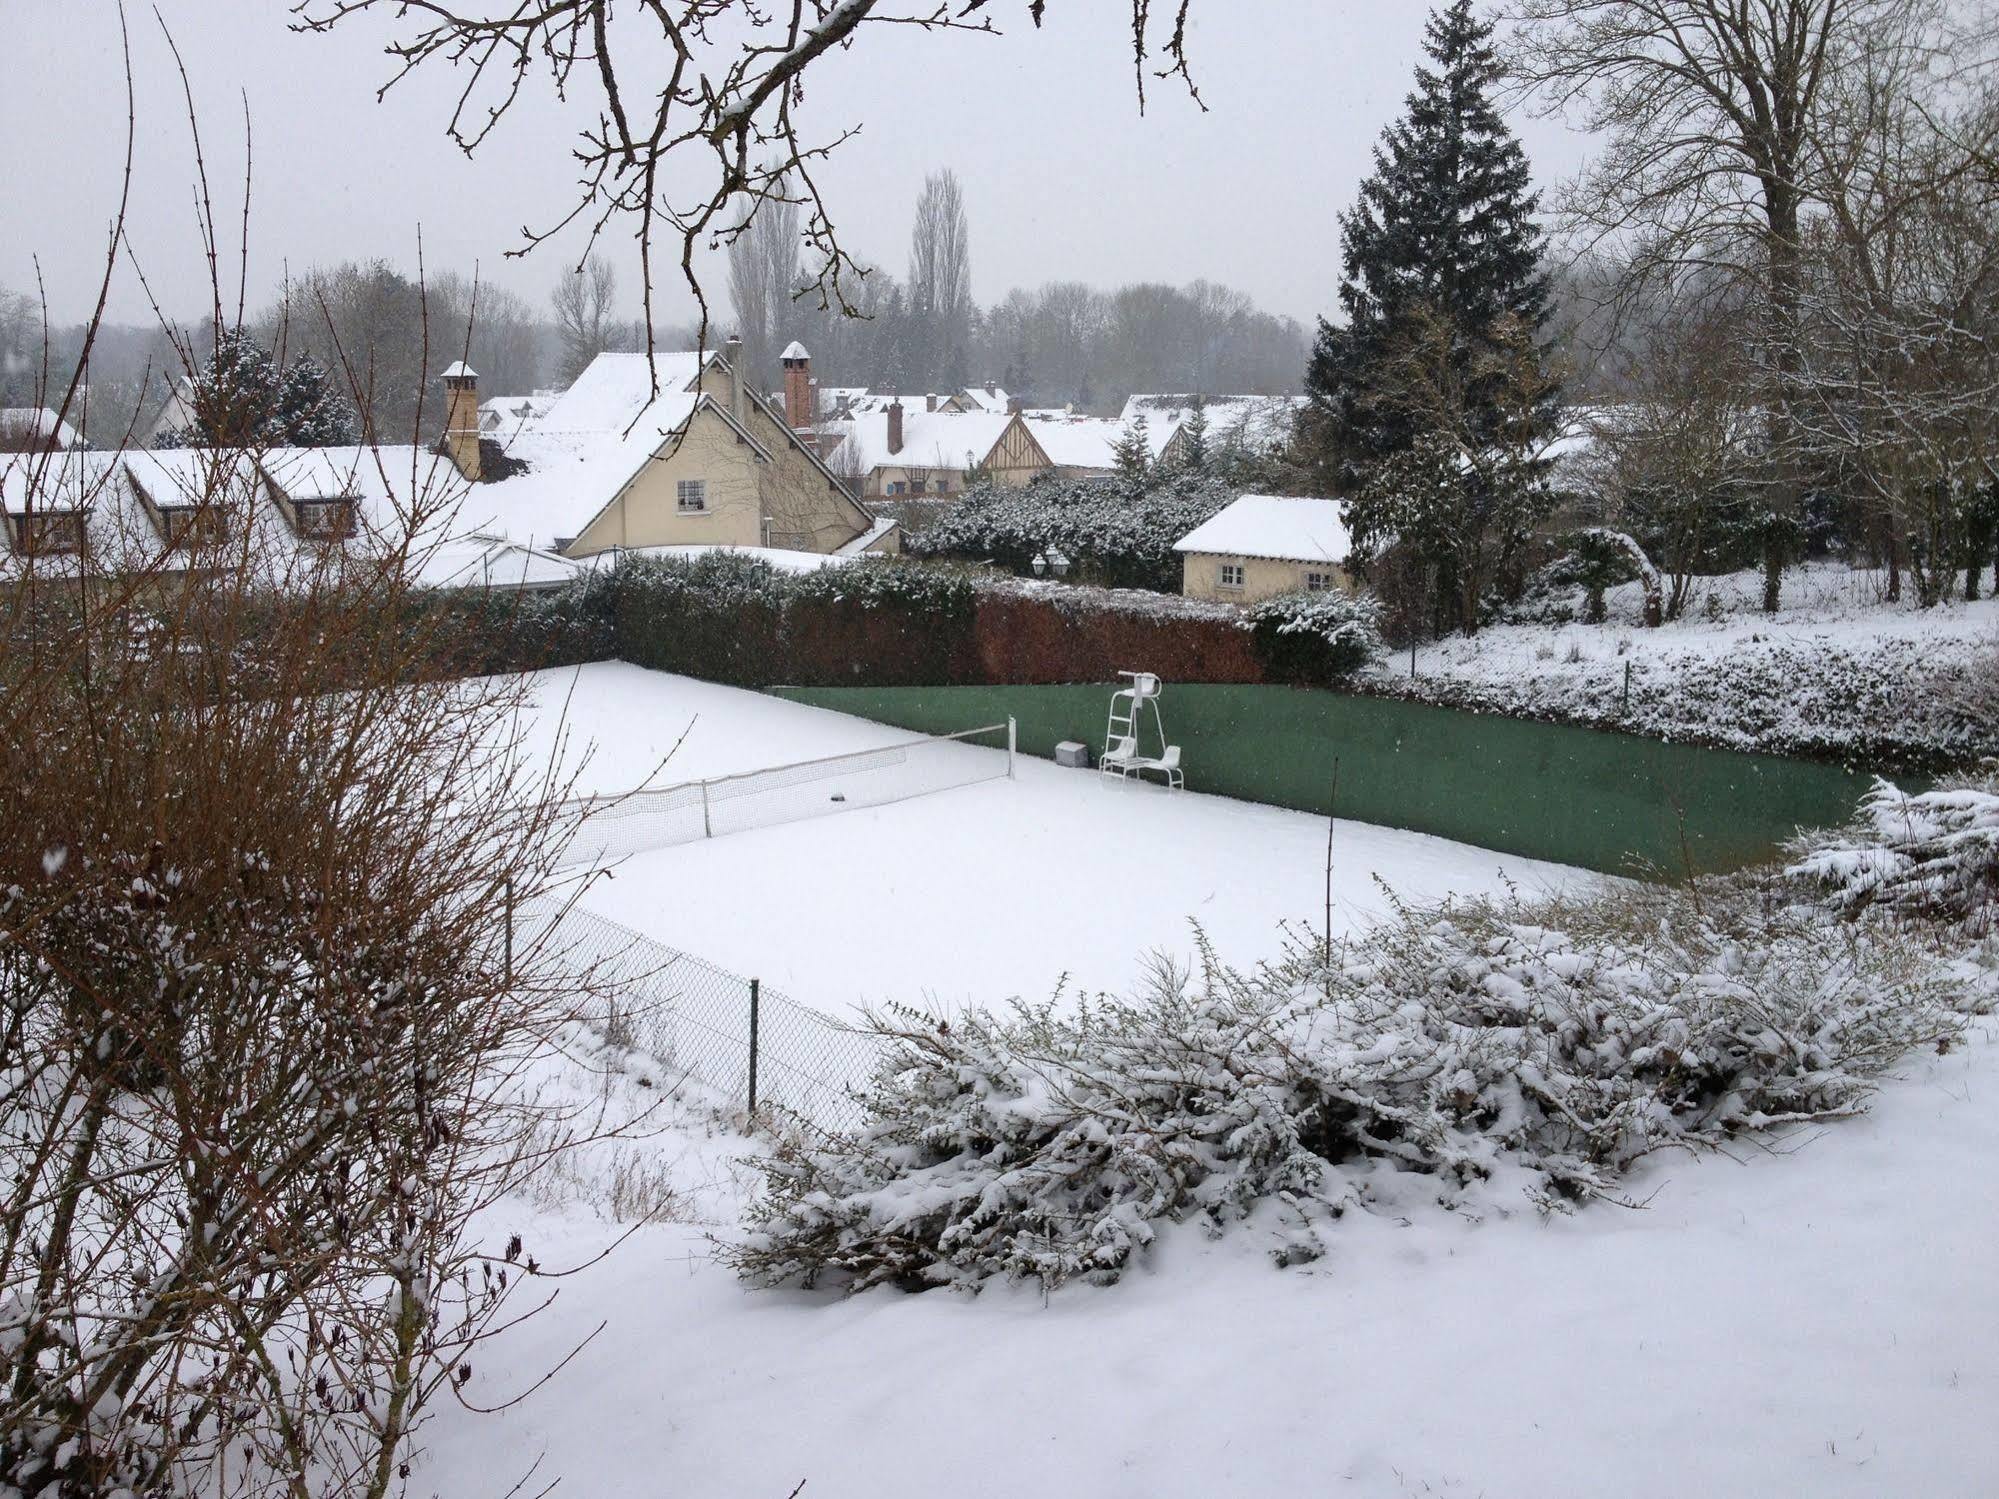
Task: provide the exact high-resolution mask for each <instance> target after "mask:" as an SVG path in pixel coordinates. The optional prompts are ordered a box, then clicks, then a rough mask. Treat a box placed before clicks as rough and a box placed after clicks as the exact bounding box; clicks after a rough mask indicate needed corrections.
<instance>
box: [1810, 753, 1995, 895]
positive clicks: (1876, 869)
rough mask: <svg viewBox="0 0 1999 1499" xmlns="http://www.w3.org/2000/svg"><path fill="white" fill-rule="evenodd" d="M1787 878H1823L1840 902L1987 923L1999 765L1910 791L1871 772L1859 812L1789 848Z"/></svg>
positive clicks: (1992, 881) (1992, 880) (1827, 891)
mask: <svg viewBox="0 0 1999 1499" xmlns="http://www.w3.org/2000/svg"><path fill="white" fill-rule="evenodd" d="M1793 853H1794V855H1795V862H1794V863H1793V864H1792V865H1791V867H1790V868H1789V869H1788V870H1787V871H1786V873H1788V874H1789V875H1790V876H1791V877H1792V878H1794V879H1801V880H1807V881H1810V882H1812V883H1813V884H1815V885H1817V886H1819V887H1820V888H1822V889H1823V890H1824V892H1825V896H1824V898H1825V899H1826V900H1827V902H1828V903H1829V904H1831V905H1832V906H1833V907H1835V908H1836V909H1838V910H1841V911H1844V912H1848V913H1858V912H1861V911H1865V910H1867V909H1869V908H1881V909H1885V910H1888V911H1891V912H1895V913H1898V914H1903V915H1915V916H1920V917H1925V918H1929V919H1932V920H1943V921H1948V922H1950V923H1953V924H1955V925H1959V926H1962V927H1964V928H1965V929H1967V930H1968V931H1970V932H1973V933H1986V932H1990V931H1992V930H1993V927H1994V912H1995V910H1999V775H1986V776H1983V777H1980V778H1976V779H1964V780H1957V781H1953V782H1950V783H1948V784H1945V785H1942V786H1938V787H1936V788H1934V789H1933V790H1930V791H1924V792H1920V793H1918V794H1915V795H1910V794H1909V793H1908V792H1905V791H1902V790H1901V789H1899V788H1898V787H1896V786H1895V785H1894V784H1892V783H1891V782H1888V781H1884V780H1876V781H1875V783H1874V788H1873V790H1871V791H1870V792H1868V794H1867V797H1866V799H1865V800H1864V801H1862V803H1861V804H1860V817H1859V819H1858V820H1857V821H1856V822H1855V823H1854V824H1853V825H1852V826H1851V827H1847V828H1842V829H1840V830H1839V831H1837V832H1832V833H1819V834H1813V835H1810V836H1808V837H1806V838H1805V839H1803V840H1801V841H1800V842H1799V843H1798V844H1797V845H1796V846H1795V847H1794V849H1793Z"/></svg>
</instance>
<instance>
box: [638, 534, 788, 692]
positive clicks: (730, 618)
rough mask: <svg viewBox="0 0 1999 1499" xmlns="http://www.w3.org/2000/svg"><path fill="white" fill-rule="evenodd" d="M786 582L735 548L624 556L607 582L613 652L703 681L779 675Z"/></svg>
mask: <svg viewBox="0 0 1999 1499" xmlns="http://www.w3.org/2000/svg"><path fill="white" fill-rule="evenodd" d="M786 582H787V579H786V578H785V576H784V575H783V574H781V573H779V572H778V571H777V570H776V569H775V568H773V567H772V566H771V565H770V564H769V563H768V562H766V561H764V560H763V559H762V558H760V557H754V556H750V555H748V554H746V553H741V552H708V553H705V554H703V555H702V556H700V557H698V558H696V559H694V560H693V561H687V560H684V559H681V558H677V557H676V558H639V559H631V560H627V561H625V562H623V563H622V564H621V565H620V566H619V568H618V571H617V576H616V583H615V587H616V591H617V604H616V609H617V620H618V628H617V640H618V654H619V655H620V656H621V657H623V658H624V659H625V660H627V661H635V662H638V663H640V664H641V665H644V666H650V667H652V668H654V669H655V670H659V671H673V672H680V673H682V674H684V675H686V676H691V677H702V678H705V679H707V680H708V681H711V682H729V683H733V684H736V685H738V686H745V687H762V686H767V685H768V684H770V683H772V682H778V681H782V680H783V679H784V673H783V646H782V635H783V620H784V597H785V593H784V590H785V585H786Z"/></svg>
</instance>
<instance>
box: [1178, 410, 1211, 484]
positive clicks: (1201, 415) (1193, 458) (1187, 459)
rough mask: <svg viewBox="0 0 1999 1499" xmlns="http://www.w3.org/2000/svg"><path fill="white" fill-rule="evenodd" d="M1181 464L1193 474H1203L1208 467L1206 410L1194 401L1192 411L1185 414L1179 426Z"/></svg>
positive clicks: (1208, 451)
mask: <svg viewBox="0 0 1999 1499" xmlns="http://www.w3.org/2000/svg"><path fill="white" fill-rule="evenodd" d="M1180 433H1181V444H1182V445H1181V448H1180V462H1181V464H1182V465H1183V466H1184V467H1186V468H1189V469H1191V470H1193V471H1194V472H1195V473H1201V472H1203V471H1204V470H1205V469H1206V468H1207V466H1208V459H1209V456H1210V450H1209V446H1208V408H1207V405H1206V403H1205V402H1202V401H1198V400H1197V401H1195V402H1194V409H1193V410H1192V411H1190V412H1188V413H1187V419H1186V420H1185V421H1184V422H1182V423H1181V424H1180Z"/></svg>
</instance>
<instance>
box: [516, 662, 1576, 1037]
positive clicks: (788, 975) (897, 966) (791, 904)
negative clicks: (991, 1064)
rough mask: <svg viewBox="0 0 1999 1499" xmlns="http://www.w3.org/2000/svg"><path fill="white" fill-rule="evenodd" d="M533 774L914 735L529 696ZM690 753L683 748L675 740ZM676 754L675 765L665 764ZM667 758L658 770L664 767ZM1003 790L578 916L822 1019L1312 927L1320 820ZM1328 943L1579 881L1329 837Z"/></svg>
mask: <svg viewBox="0 0 1999 1499" xmlns="http://www.w3.org/2000/svg"><path fill="white" fill-rule="evenodd" d="M536 695H537V699H538V701H539V703H540V704H541V708H542V712H541V715H540V718H539V720H538V722H537V723H536V724H535V725H533V726H532V736H533V737H532V741H531V742H532V745H533V748H534V752H535V753H537V754H543V755H545V754H548V753H550V752H551V749H552V746H553V742H554V730H553V727H552V726H553V724H554V723H555V722H556V721H557V720H558V719H564V720H565V726H566V731H567V734H568V740H567V743H566V744H565V745H564V747H563V750H562V753H563V754H564V755H565V756H566V757H567V759H568V760H569V761H570V762H571V763H575V762H577V761H579V760H580V759H582V756H583V752H584V751H585V749H586V748H588V750H589V755H588V759H587V762H585V765H584V772H583V777H582V781H581V787H582V789H585V790H590V791H598V792H613V791H622V790H627V789H630V788H631V787H633V786H635V785H637V784H639V783H640V782H641V781H643V780H645V779H646V778H648V777H650V778H651V779H652V780H653V781H654V783H655V784H662V785H664V784H672V783H675V782H681V781H689V780H694V779H698V778H702V777H709V776H716V775H727V774H731V773H734V772H737V771H742V770H749V769H755V768H760V767H763V766H769V765H778V764H783V763H787V762H792V761H799V760H809V759H816V758H819V757H821V756H826V755H837V754H841V753H844V752H846V751H849V750H862V749H873V748H876V747H879V746H881V745H886V744H895V743H899V742H901V741H903V740H905V739H907V738H908V737H909V734H908V732H907V731H906V730H903V729H897V728H892V727H888V726H886V725H882V724H875V723H869V722H867V721H866V720H863V719H857V718H851V717H848V716H847V715H845V714H840V713H832V712H828V711H826V710H824V709H819V708H809V707H805V706H803V705H800V704H796V703H789V702H784V701H782V700H780V699H776V698H770V697H765V696H763V695H761V694H759V693H754V692H745V691H742V690H740V689H736V688H730V687H718V686H715V685H714V684H712V683H706V682H697V681H693V680H691V679H688V678H685V677H675V676H669V675H667V674H665V673H661V672H652V671H646V670H643V669H641V668H638V667H633V666H626V665H621V664H613V663H604V664H598V665H591V666H585V667H582V668H579V669H576V670H574V671H557V672H546V673H542V674H541V676H540V678H539V680H538V681H537V683H536ZM683 733H684V735H685V738H684V739H682V737H681V736H682V735H683ZM676 742H678V744H679V748H678V749H677V750H675V748H674V746H675V744H676ZM669 752H672V759H671V760H670V761H668V762H667V763H665V764H664V765H663V766H662V764H661V761H662V757H664V756H666V755H667V754H668V753H669ZM1018 771H1019V774H1018V778H1017V779H1015V780H1012V781H1006V780H998V781H992V782H987V783H983V784H978V785H971V786H963V787H958V788H956V789H953V790H950V791H945V792H940V793H938V794H936V795H931V796H924V797H919V798H917V799H914V800H911V801H906V802H900V803H897V804H894V805H891V806H885V807H875V808H868V809H862V810H854V811H849V812H842V813H839V814H837V815H834V816H828V817H817V818H815V819H813V820H811V821H805V822H796V823H790V824H786V825H781V826H776V827H768V828H761V829H758V830H757V831H754V832H747V833H738V834H733V835H731V836H728V837H721V838H715V839H713V840H710V841H705V842H696V843H688V844H682V845H680V846H678V847H673V848H667V849H662V850H659V851H657V852H651V853H644V854H639V855H636V856H633V857H630V858H627V859H625V860H623V861H621V862H619V863H617V864H616V866H615V868H614V872H613V876H612V878H610V879H608V880H606V879H599V880H597V881H595V882H593V883H592V884H591V886H590V888H589V890H588V892H587V893H586V895H585V896H584V903H585V905H586V906H588V907H589V908H590V909H592V910H595V911H597V912H599V913H601V914H602V915H605V916H608V917H610V918H611V919H613V920H615V921H619V922H622V923H623V924H624V925H626V926H629V927H633V928H636V929H637V930H639V931H641V932H643V933H645V934H646V935H647V936H649V937H652V938H654V939H656V940H658V941H660V942H664V943H666V944H668V945H669V946H672V947H677V948H680V949H683V950H685V951H688V952H692V953H694V954H696V955H697V956H699V957H702V958H705V959H707V960H708V961H709V962H712V963H716V964H719V965H720V966H722V967H724V968H727V969H730V970H732V971H733V972H736V973H739V974H742V975H744V976H746V977H748V976H754V977H757V978H760V979H762V980H763V981H764V982H765V983H766V984H767V985H769V986H771V987H773V988H775V989H778V990H781V991H782V992H784V993H786V994H788V995H790V996H791V997H792V998H793V999H796V1000H799V1001H801V1002H803V1003H806V1004H810V1005H815V1006H818V1007H820V1008H822V1009H827V1010H831V1011H837V1012H841V1013H846V1012H848V1011H849V1010H850V1009H851V1007H853V1006H855V1005H858V1004H863V1003H878V1002H880V1001H883V1000H898V1001H901V1002H903V1003H907V1004H934V1005H936V1006H939V1007H942V1008H945V1009H949V1008H951V1007H954V1006H958V1005H964V1004H968V1003H978V1004H989V1005H990V1004H999V1003H1003V1002H1004V1001H1006V1000H1007V999H1009V998H1012V997H1015V996H1019V997H1023V998H1029V999H1040V998H1045V997H1046V996H1048V995H1049V994H1051V993H1052V992H1054V990H1055V988H1056V986H1057V985H1058V984H1059V983H1061V982H1063V981H1064V979H1065V976H1066V979H1067V982H1068V983H1069V985H1070V986H1071V987H1072V988H1076V989H1081V990H1083V991H1086V992H1095V991H1099V990H1112V991H1118V992H1123V991H1125V990H1127V989H1128V988H1129V987H1130V986H1131V984H1132V982H1133V981H1134V979H1136V978H1137V977H1138V975H1139V971H1140V967H1141V965H1142V963H1143V962H1144V960H1145V958H1146V955H1147V954H1148V953H1149V952H1151V951H1154V950H1159V951H1164V952H1169V953H1171V954H1173V955H1175V956H1177V957H1180V958H1183V959H1184V958H1186V957H1189V956H1191V955H1192V953H1193V950H1194V939H1193V927H1192V923H1195V922H1198V923H1199V924H1200V926H1201V928H1202V929H1203V930H1204V931H1205V932H1206V933H1207V935H1208V937H1209V938H1210V939H1211V940H1212V941H1213V942H1214V944H1215V946H1216V947H1217V949H1218V950H1219V952H1220V954H1221V956H1222V957H1223V958H1224V960H1225V961H1228V962H1230V963H1233V964H1237V965H1239V966H1249V965H1252V964H1254V963H1257V962H1259V961H1262V960H1264V959H1268V958H1274V957H1276V956H1277V955H1278V953H1279V952H1280V951H1281V949H1282V945H1283V941H1284V924H1285V923H1287V922H1289V923H1300V922H1309V923H1311V925H1312V926H1313V928H1314V929H1315V930H1316V929H1320V928H1322V927H1323V924H1324V919H1325V899H1326V890H1325V862H1326V822H1325V819H1324V818H1321V817H1314V816H1309V815H1306V814H1303V813H1298V812H1290V811H1285V810H1282V809H1280V808H1275V807H1262V806H1256V805H1253V804H1251V803H1247V802H1238V801H1231V800H1228V799H1226V798H1223V797H1213V796H1196V795H1190V794H1188V793H1185V792H1175V793H1171V794H1169V793H1167V792H1166V791H1165V790H1163V789H1162V788H1160V787H1158V786H1156V785H1155V786H1144V787H1142V786H1138V785H1135V784H1133V785H1126V784H1121V783H1117V782H1105V781H1103V780H1102V779H1101V778H1100V777H1098V776H1096V775H1095V774H1092V773H1090V772H1086V771H1077V770H1063V769H1060V768H1058V767H1056V766H1054V765H1052V764H1050V763H1048V762H1045V761H1041V760H1035V759H1030V758H1027V757H1025V756H1023V757H1022V758H1021V759H1020V761H1019V762H1018ZM1333 864H1334V882H1333V902H1334V924H1335V926H1336V927H1337V928H1339V929H1341V930H1345V929H1348V928H1350V927H1351V926H1352V924H1353V923H1354V922H1356V921H1358V920H1362V919H1365V918H1366V917H1367V916H1368V915H1369V914H1371V913H1375V912H1379V911H1380V910H1381V909H1382V907H1383V905H1384V903H1385V900H1386V895H1385V892H1384V890H1383V888H1382V887H1383V886H1384V885H1386V886H1387V887H1389V888H1391V889H1393V890H1394V891H1395V892H1396V894H1398V895H1399V896H1401V897H1403V898H1404V899H1413V900H1434V899H1438V898H1441V897H1442V896H1445V895H1448V894H1452V893H1459V894H1484V893H1492V892H1496V891H1497V890H1499V889H1500V888H1501V884H1502V881H1504V880H1510V881H1511V882H1513V883H1514V884H1515V885H1518V886H1521V887H1523V888H1527V889H1536V888H1543V887H1552V886H1558V885H1561V884H1563V883H1566V882H1569V881H1573V880H1578V879H1589V878H1593V876H1587V875H1583V874H1581V873H1580V872H1579V871H1576V870H1573V869H1570V868H1568V867H1566V866H1563V865H1557V864H1548V863H1542V862H1539V861H1536V860H1532V859H1522V858H1517V857H1515V856H1513V855H1510V854H1508V855H1501V854H1497V853H1493V852H1491V851H1489V850H1485V849H1479V848H1473V847H1471V846H1469V845H1466V844H1462V843H1453V842H1450V841H1449V840H1447V839H1442V838H1433V837H1430V836H1428V835H1426V834H1421V833H1409V832H1402V831H1398V830H1395V829H1389V828H1379V827H1373V826H1370V825H1368V824H1366V823H1356V822H1344V821H1343V822H1341V823H1339V824H1338V826H1337V827H1336V828H1335V830H1334V834H1333Z"/></svg>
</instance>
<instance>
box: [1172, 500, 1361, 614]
mask: <svg viewBox="0 0 1999 1499" xmlns="http://www.w3.org/2000/svg"><path fill="white" fill-rule="evenodd" d="M1173 550H1174V551H1176V552H1178V553H1179V554H1180V564H1181V582H1180V591H1181V592H1182V593H1184V594H1186V595H1187V597H1189V598H1194V599H1220V600H1222V601H1223V602H1225V603H1233V604H1250V603H1255V602H1256V601H1257V600H1258V599H1267V598H1270V597H1272V596H1274V595H1276V594H1280V593H1299V592H1307V593H1317V592H1319V591H1321V590H1323V589H1327V588H1342V589H1345V590H1347V591H1348V592H1349V593H1351V592H1352V591H1353V586H1354V584H1353V575H1352V574H1351V573H1350V572H1349V571H1348V568H1347V561H1348V559H1349V558H1350V557H1351V556H1352V555H1353V541H1352V539H1351V538H1350V537H1349V535H1348V534H1347V524H1346V516H1345V514H1344V508H1343V507H1342V505H1341V503H1340V502H1339V501H1338V500H1302V499H1289V498H1286V497H1284V496H1281V495H1269V494H1246V495H1244V496H1243V497H1242V498H1241V499H1239V500H1237V501H1236V502H1235V503H1234V504H1232V505H1230V506H1229V507H1228V508H1227V509H1226V510H1224V511H1222V512H1221V514H1219V515H1217V516H1214V517H1213V518H1212V519H1210V520H1207V521H1204V522H1203V523H1202V524H1200V525H1198V526H1196V527H1195V528H1194V529H1193V530H1191V531H1189V532H1188V533H1187V534H1186V535H1185V536H1183V537H1181V538H1180V539H1179V541H1177V542H1175V543H1174V546H1173Z"/></svg>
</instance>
